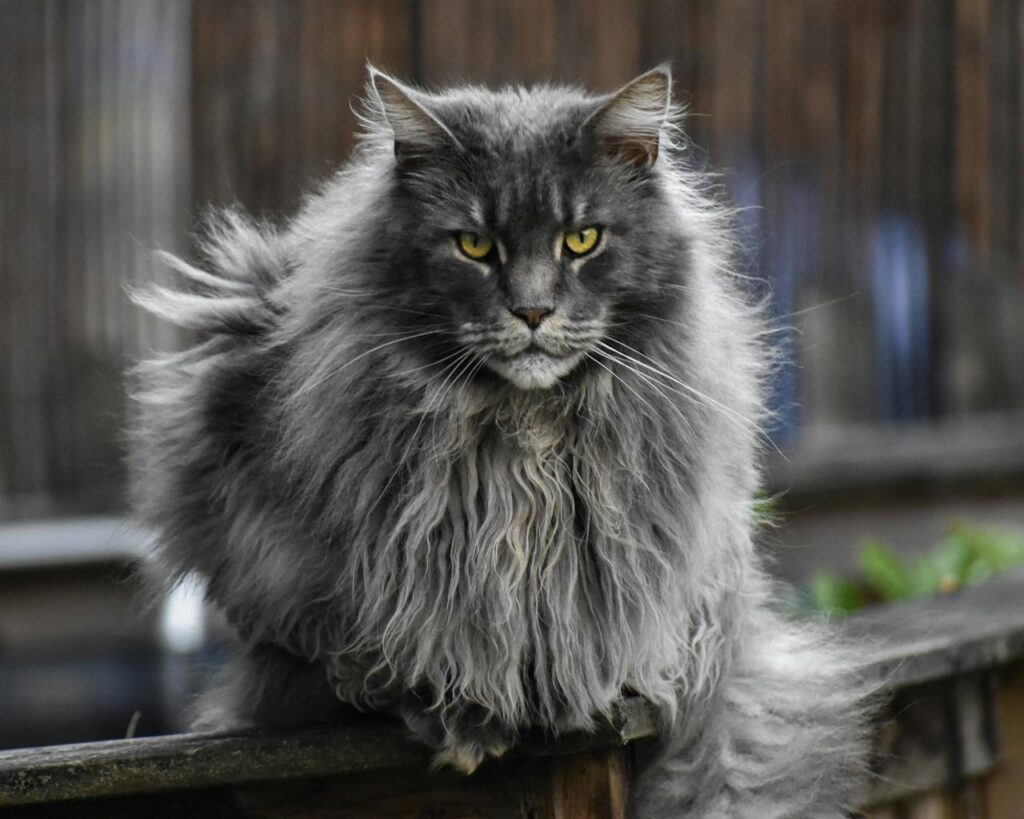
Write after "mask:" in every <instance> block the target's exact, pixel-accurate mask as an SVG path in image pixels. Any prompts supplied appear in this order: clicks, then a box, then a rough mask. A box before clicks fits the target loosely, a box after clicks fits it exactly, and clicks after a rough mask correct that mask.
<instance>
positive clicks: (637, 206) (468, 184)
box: [369, 67, 684, 389]
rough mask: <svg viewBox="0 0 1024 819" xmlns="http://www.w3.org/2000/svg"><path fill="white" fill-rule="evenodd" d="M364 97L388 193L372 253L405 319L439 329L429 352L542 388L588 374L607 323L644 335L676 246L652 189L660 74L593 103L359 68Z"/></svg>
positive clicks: (667, 97) (665, 296) (658, 311)
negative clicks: (467, 357) (434, 84)
mask: <svg viewBox="0 0 1024 819" xmlns="http://www.w3.org/2000/svg"><path fill="white" fill-rule="evenodd" d="M369 96H370V105H369V119H370V128H371V131H373V129H374V128H375V129H376V137H377V142H378V147H380V144H381V143H386V146H387V148H388V149H390V150H388V151H387V154H388V158H389V160H390V162H389V164H390V167H389V170H388V172H389V173H390V174H391V183H392V184H391V185H390V186H389V188H388V191H389V193H388V196H387V197H386V199H385V200H384V204H383V210H382V212H381V218H380V220H379V227H378V229H377V230H376V231H375V242H374V247H373V253H374V256H375V258H376V259H377V260H379V261H386V263H385V264H383V265H381V270H382V273H381V275H382V276H385V277H386V278H387V282H386V285H387V292H388V293H389V294H392V295H391V296H390V298H392V299H394V300H397V301H400V302H401V303H402V308H403V309H404V313H405V316H406V320H407V321H408V322H410V323H412V322H414V321H415V318H414V317H415V316H416V315H417V314H419V315H421V317H423V318H422V320H423V321H424V323H425V324H431V323H433V324H436V323H437V322H439V321H440V322H441V323H443V324H444V325H445V329H444V334H445V336H446V339H447V342H446V343H445V344H441V345H439V346H438V350H437V351H438V355H440V353H442V352H443V353H444V355H446V356H452V357H457V356H458V354H459V352H460V351H465V352H468V353H470V354H471V356H472V357H473V358H474V359H475V360H477V361H480V362H482V365H483V366H485V367H486V370H487V371H490V372H491V373H492V374H497V375H498V376H500V377H502V378H504V379H506V380H507V381H508V382H510V383H511V384H513V385H515V386H516V387H518V388H520V389H546V388H550V387H552V386H553V385H555V384H557V383H559V382H560V381H562V380H564V379H569V378H576V377H580V375H579V374H580V372H581V371H585V370H586V369H587V368H588V367H592V366H600V362H601V345H602V344H606V343H607V340H608V337H609V335H610V334H613V333H614V332H616V328H617V327H626V328H627V329H626V330H625V331H623V332H627V333H629V332H632V333H637V332H641V333H642V331H643V330H642V328H643V325H644V323H645V321H646V320H647V319H650V320H652V321H653V320H655V319H657V317H658V316H662V315H664V314H665V313H666V311H667V309H668V307H667V305H666V302H671V301H672V300H673V299H675V298H677V293H678V290H671V289H669V288H666V287H664V286H663V285H664V284H665V282H666V280H674V277H675V276H677V275H678V268H679V259H680V258H681V254H682V252H683V250H684V248H683V247H682V245H683V244H684V240H683V239H682V238H681V237H682V232H681V229H680V226H679V225H678V224H677V222H678V214H677V212H676V210H675V209H674V208H673V207H672V205H671V203H670V202H668V201H666V196H665V192H664V189H663V185H661V184H660V183H659V178H660V177H662V176H663V175H664V172H665V170H666V166H670V165H671V163H672V157H671V156H670V151H671V145H670V144H669V143H670V140H669V139H668V136H667V135H668V133H669V131H670V127H671V120H672V113H673V109H672V104H671V77H670V74H669V71H668V69H667V68H666V67H660V68H656V69H654V70H652V71H649V72H647V73H645V74H642V75H641V76H639V77H637V78H636V79H634V80H633V81H632V82H630V83H628V84H627V85H626V86H624V87H623V88H622V89H621V90H619V91H618V92H617V93H614V94H610V95H606V96H592V95H588V94H585V93H583V92H581V91H577V90H573V89H566V88H552V87H541V88H536V89H530V90H523V89H506V90H501V91H489V90H485V89H481V88H459V89H454V90H450V91H446V92H442V93H438V94H429V93H425V92H422V91H418V90H414V89H412V88H409V87H407V86H405V85H403V84H402V83H400V82H398V81H397V80H395V79H393V78H391V77H389V76H387V75H385V74H383V73H380V72H378V71H376V70H374V69H371V73H370V93H369ZM377 284H383V283H382V282H378V283H377ZM652 316H653V317H654V318H653V319H651V317H652ZM428 317H429V318H428ZM645 317H646V318H645ZM427 346H428V347H429V345H427ZM425 349H426V347H425ZM439 360H440V359H439ZM449 360H450V359H449Z"/></svg>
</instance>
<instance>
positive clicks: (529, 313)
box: [512, 307, 555, 330]
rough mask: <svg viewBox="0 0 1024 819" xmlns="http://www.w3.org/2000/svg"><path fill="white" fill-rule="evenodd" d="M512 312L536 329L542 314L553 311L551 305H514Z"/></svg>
mask: <svg viewBox="0 0 1024 819" xmlns="http://www.w3.org/2000/svg"><path fill="white" fill-rule="evenodd" d="M512 312H513V313H514V314H515V315H517V316H519V318H521V319H522V320H523V321H525V322H526V323H527V324H528V325H530V328H531V329H534V330H536V329H537V328H538V327H539V326H540V323H541V320H542V319H543V318H544V316H548V315H551V314H552V313H553V312H555V311H554V309H553V308H551V307H516V308H514V309H513V310H512Z"/></svg>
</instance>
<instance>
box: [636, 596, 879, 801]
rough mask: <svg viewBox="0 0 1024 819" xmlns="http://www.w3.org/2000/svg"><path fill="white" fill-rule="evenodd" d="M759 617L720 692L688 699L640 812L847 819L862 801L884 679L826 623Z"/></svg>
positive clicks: (641, 796) (643, 784)
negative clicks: (871, 719) (861, 667)
mask: <svg viewBox="0 0 1024 819" xmlns="http://www.w3.org/2000/svg"><path fill="white" fill-rule="evenodd" d="M753 615H754V616H753V617H752V622H750V623H749V626H750V628H749V629H748V632H747V633H746V634H745V635H744V637H743V638H742V642H741V644H740V646H739V649H738V651H737V654H736V656H735V658H734V664H733V666H732V668H731V670H730V672H729V673H728V675H727V676H726V678H725V679H724V680H723V681H722V685H721V687H720V689H719V690H718V691H717V692H716V694H715V695H714V696H713V697H712V698H711V699H709V700H707V701H703V702H701V703H697V704H686V703H685V702H684V703H682V704H681V707H680V709H679V715H678V717H677V719H676V721H675V724H674V725H673V727H672V729H671V731H670V735H669V736H668V737H667V738H666V740H665V741H664V744H663V747H662V748H661V750H660V752H659V756H658V757H657V758H656V759H655V760H654V761H653V762H652V763H651V765H650V767H649V768H648V770H647V771H646V772H645V774H644V775H643V778H642V779H641V781H640V782H639V783H638V787H637V789H636V793H637V797H636V810H635V816H636V817H637V819H641V817H642V818H643V819H655V817H657V819H669V817H671V819H683V817H686V818H687V819H689V818H690V817H694V818H695V817H701V818H702V819H841V818H842V817H845V816H848V815H849V811H851V810H853V809H854V807H855V806H856V804H857V802H858V801H859V800H860V799H862V798H863V796H864V787H865V783H866V779H867V770H868V765H867V750H868V742H867V736H868V716H869V714H870V712H871V710H872V709H873V706H874V705H875V701H876V696H875V691H876V690H877V688H878V686H877V684H876V683H875V682H874V681H873V678H871V677H870V675H866V674H864V673H862V672H860V671H858V665H857V652H856V651H855V650H853V649H852V648H851V647H844V646H840V645H837V638H835V637H832V636H830V635H829V633H828V632H827V631H826V630H825V629H823V628H821V627H818V626H815V625H801V624H795V623H791V622H788V621H786V620H784V619H782V618H781V617H779V616H777V615H776V614H775V613H773V612H770V611H768V610H760V611H756V612H754V613H753Z"/></svg>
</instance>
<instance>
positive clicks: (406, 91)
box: [368, 65, 462, 167]
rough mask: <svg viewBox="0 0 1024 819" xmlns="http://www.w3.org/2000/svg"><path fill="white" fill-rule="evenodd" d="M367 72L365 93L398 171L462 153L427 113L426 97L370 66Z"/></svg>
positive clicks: (456, 141)
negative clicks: (384, 128) (389, 138)
mask: <svg viewBox="0 0 1024 819" xmlns="http://www.w3.org/2000/svg"><path fill="white" fill-rule="evenodd" d="M368 70H369V75H370V76H369V83H368V85H369V91H370V93H371V94H372V95H373V98H374V101H375V102H376V103H377V104H378V105H377V107H378V110H379V111H380V113H381V115H382V117H383V119H384V120H385V121H386V122H387V124H388V125H389V126H390V128H391V133H392V134H393V135H394V142H395V160H396V161H397V162H398V165H399V167H407V166H408V165H410V164H412V163H415V162H416V160H418V159H422V158H424V157H427V156H431V155H436V154H437V153H438V152H439V151H452V150H458V151H461V150H462V145H461V144H460V143H459V141H458V139H456V138H455V135H454V134H452V132H451V131H449V130H448V128H447V127H446V126H445V125H444V123H443V122H441V120H440V119H438V117H437V115H436V114H434V113H433V112H431V110H430V101H429V97H427V95H426V94H422V93H420V92H419V91H416V90H414V89H412V88H409V87H408V86H406V85H403V84H402V83H400V82H399V81H398V80H396V79H394V77H389V76H388V75H387V74H385V73H384V72H383V71H380V70H379V69H377V68H374V67H373V66H372V65H371V66H369V67H368Z"/></svg>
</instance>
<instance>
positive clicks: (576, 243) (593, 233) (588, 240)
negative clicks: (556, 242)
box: [564, 227, 601, 256]
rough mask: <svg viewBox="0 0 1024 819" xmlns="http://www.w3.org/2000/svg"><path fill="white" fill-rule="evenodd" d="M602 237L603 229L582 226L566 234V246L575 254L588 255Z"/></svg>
mask: <svg viewBox="0 0 1024 819" xmlns="http://www.w3.org/2000/svg"><path fill="white" fill-rule="evenodd" d="M600 238H601V231H600V230H598V229H597V228H596V227H588V228H582V229H581V230H574V231H573V232H572V233H566V234H565V239H564V241H565V246H566V248H567V249H568V250H569V252H570V253H572V254H573V255H574V256H586V255H587V254H588V253H589V252H590V251H591V250H593V249H594V248H595V247H597V240H598V239H600Z"/></svg>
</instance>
